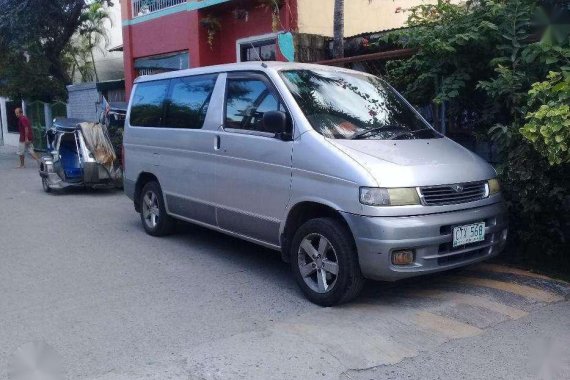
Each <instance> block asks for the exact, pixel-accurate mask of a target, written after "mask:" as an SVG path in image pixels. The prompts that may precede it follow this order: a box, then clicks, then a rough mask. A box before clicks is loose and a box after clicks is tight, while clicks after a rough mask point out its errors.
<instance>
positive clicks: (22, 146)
mask: <svg viewBox="0 0 570 380" xmlns="http://www.w3.org/2000/svg"><path fill="white" fill-rule="evenodd" d="M26 152H28V153H29V154H33V153H34V144H32V143H31V142H20V143H19V144H18V155H19V156H23V155H24V154H26Z"/></svg>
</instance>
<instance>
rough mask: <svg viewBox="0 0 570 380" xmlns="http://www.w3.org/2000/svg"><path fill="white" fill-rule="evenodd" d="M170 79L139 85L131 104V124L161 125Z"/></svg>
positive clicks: (139, 125) (141, 125)
mask: <svg viewBox="0 0 570 380" xmlns="http://www.w3.org/2000/svg"><path fill="white" fill-rule="evenodd" d="M169 84H170V80H161V81H154V82H143V83H139V84H138V85H137V88H136V90H135V94H134V95H133V101H132V105H131V118H130V124H131V125H132V126H136V127H161V126H162V124H163V123H162V118H163V115H164V101H165V99H166V95H167V93H168V86H169Z"/></svg>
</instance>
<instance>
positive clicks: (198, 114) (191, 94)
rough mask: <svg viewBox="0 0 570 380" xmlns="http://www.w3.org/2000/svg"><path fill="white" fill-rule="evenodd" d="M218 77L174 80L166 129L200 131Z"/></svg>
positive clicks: (205, 76)
mask: <svg viewBox="0 0 570 380" xmlns="http://www.w3.org/2000/svg"><path fill="white" fill-rule="evenodd" d="M216 77H217V76H216V75H204V76H196V77H186V78H178V79H173V80H172V87H171V90H170V98H169V102H168V106H167V116H166V122H165V125H164V126H165V127H167V128H189V129H200V128H202V126H203V125H204V120H205V119H206V113H207V112H208V105H209V104H210V97H211V96H212V92H213V91H214V86H215V85H216Z"/></svg>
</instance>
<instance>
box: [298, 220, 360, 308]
mask: <svg viewBox="0 0 570 380" xmlns="http://www.w3.org/2000/svg"><path fill="white" fill-rule="evenodd" d="M291 268H292V270H293V275H294V276H295V280H296V281H297V284H298V285H299V287H300V288H301V290H302V291H303V293H304V294H305V296H306V297H307V298H308V299H309V300H310V301H311V302H313V303H315V304H317V305H321V306H334V305H337V304H340V303H343V302H348V301H350V300H351V299H353V298H355V297H356V296H357V295H358V294H359V293H360V291H361V290H362V287H363V285H364V277H363V276H362V273H361V271H360V266H359V263H358V256H357V253H356V248H355V246H354V241H353V239H352V235H351V234H350V231H349V230H348V228H346V226H344V225H343V224H342V223H340V222H339V221H337V220H335V219H332V218H317V219H311V220H309V221H307V222H306V223H305V224H303V225H302V226H301V227H300V228H299V229H298V230H297V232H296V233H295V237H294V238H293V243H292V245H291Z"/></svg>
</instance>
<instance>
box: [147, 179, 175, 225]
mask: <svg viewBox="0 0 570 380" xmlns="http://www.w3.org/2000/svg"><path fill="white" fill-rule="evenodd" d="M140 205H141V209H140V210H141V213H140V215H141V222H142V225H143V227H144V230H145V231H146V233H147V234H149V235H152V236H165V235H169V234H171V233H172V232H173V231H174V227H175V221H174V219H173V218H172V217H171V216H170V215H168V214H167V212H166V207H165V206H164V198H163V196H162V189H161V188H160V185H159V184H158V183H157V182H154V181H153V182H148V183H147V184H146V185H144V187H143V189H142V191H141V196H140Z"/></svg>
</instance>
